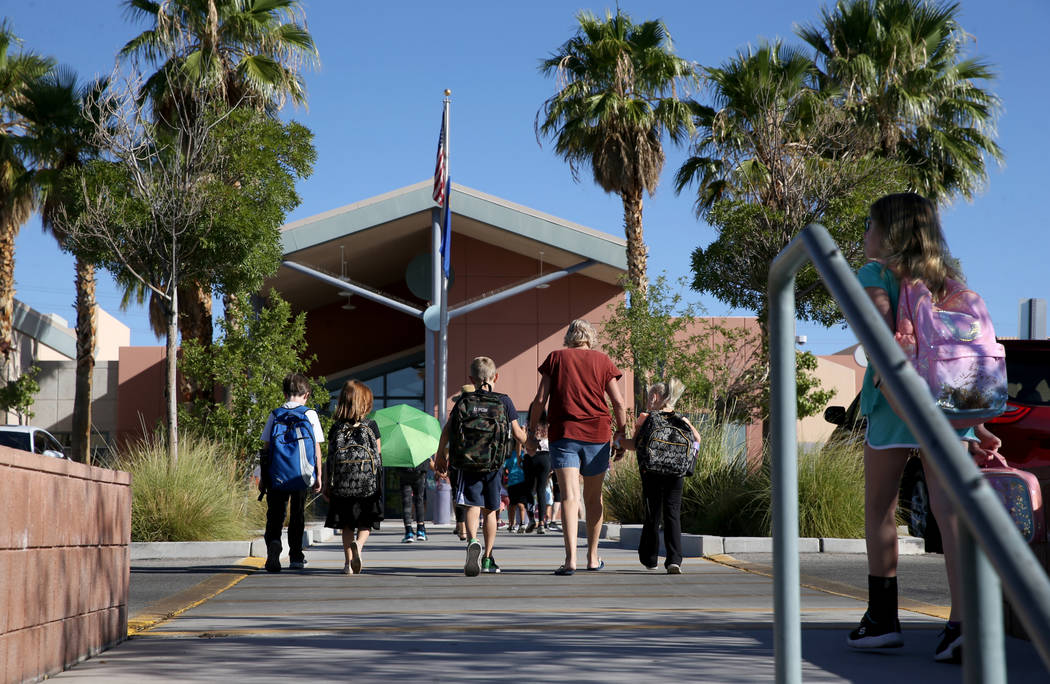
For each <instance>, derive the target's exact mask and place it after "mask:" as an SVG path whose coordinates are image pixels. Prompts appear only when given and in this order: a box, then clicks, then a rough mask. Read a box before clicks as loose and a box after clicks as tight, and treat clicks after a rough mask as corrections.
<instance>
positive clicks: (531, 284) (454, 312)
mask: <svg viewBox="0 0 1050 684" xmlns="http://www.w3.org/2000/svg"><path fill="white" fill-rule="evenodd" d="M596 263H597V262H596V261H594V260H593V259H588V260H586V261H581V262H580V263H578V264H573V265H572V266H568V267H566V268H563V269H561V270H558V271H551V272H550V273H547V274H546V275H542V276H540V277H538V278H533V279H532V280H529V281H527V282H524V283H522V284H520V285H515V286H514V287H508V288H507V289H506V290H500V291H499V292H496V293H494V294H491V295H489V296H488V297H483V298H481V299H478V300H476V301H473V302H469V303H467V304H462V305H460V306H457V307H455V308H452V309H449V312H448V316H449V318H457V317H459V316H462V315H464V314H468V313H470V312H471V311H477V310H478V309H480V308H482V307H485V306H488V305H489V304H495V303H496V302H501V301H503V300H504V299H509V298H510V297H513V296H515V295H517V294H521V293H522V292H528V291H529V290H532V289H534V288H535V287H537V286H539V285H545V284H547V283H551V282H554V281H555V280H559V279H561V278H564V277H565V276H567V275H572V274H573V273H576V272H577V271H582V270H583V269H585V268H587V267H589V266H594V265H595V264H596Z"/></svg>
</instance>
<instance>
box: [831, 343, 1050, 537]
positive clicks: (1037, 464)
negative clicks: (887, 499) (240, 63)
mask: <svg viewBox="0 0 1050 684" xmlns="http://www.w3.org/2000/svg"><path fill="white" fill-rule="evenodd" d="M999 342H1001V343H1002V345H1003V347H1004V348H1005V349H1006V376H1007V382H1008V392H1009V396H1010V399H1009V401H1008V402H1007V409H1006V412H1005V413H1003V414H1002V415H1001V416H998V417H997V418H993V419H991V420H989V421H988V422H987V423H986V424H985V425H986V426H987V427H988V429H989V430H990V431H991V432H992V433H994V434H995V435H996V436H997V437H999V439H1001V440H1002V441H1003V445H1002V447H1001V448H1000V449H999V452H1000V453H1001V454H1002V455H1003V457H1004V458H1005V459H1006V461H1007V463H1009V464H1010V465H1011V466H1013V467H1014V468H1020V469H1021V470H1027V471H1029V472H1031V473H1033V474H1034V475H1035V476H1036V477H1037V478H1038V479H1039V483H1040V486H1041V488H1042V491H1043V500H1044V501H1047V500H1048V496H1050V340H1012V339H1000V340H999ZM824 419H825V420H826V421H828V422H829V423H834V424H835V425H836V426H837V427H836V428H835V430H834V431H833V432H832V438H839V439H856V440H861V439H863V438H864V427H865V418H864V416H862V415H860V396H859V395H858V396H857V398H855V399H854V400H853V403H851V404H850V405H849V407H848V408H843V407H841V406H829V407H828V408H827V409H825V411H824ZM900 506H901V509H902V510H903V511H904V517H905V521H906V522H907V524H908V533H909V534H911V535H913V536H916V537H922V538H923V539H925V540H926V550H927V551H935V552H940V551H941V531H940V528H939V527H937V520H936V518H934V516H933V512H932V511H931V510H930V493H929V489H928V488H927V486H926V475H925V473H924V472H923V469H922V461H921V460H920V459H919V454H918V452H917V451H916V452H915V455H914V456H913V457H912V458H910V459H908V464H907V466H906V467H905V469H904V477H902V478H901V492H900Z"/></svg>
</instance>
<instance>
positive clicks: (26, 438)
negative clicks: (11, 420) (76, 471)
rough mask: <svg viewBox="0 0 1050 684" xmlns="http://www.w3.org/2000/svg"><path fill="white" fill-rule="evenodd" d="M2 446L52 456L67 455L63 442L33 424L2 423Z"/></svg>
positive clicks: (0, 434) (0, 439)
mask: <svg viewBox="0 0 1050 684" xmlns="http://www.w3.org/2000/svg"><path fill="white" fill-rule="evenodd" d="M0 446H6V447H11V448H12V449H20V450H22V451H32V452H33V453H34V454H40V455H42V456H50V457H51V458H65V457H66V454H65V450H64V449H63V448H62V444H61V443H60V442H59V441H58V440H57V439H55V438H54V436H53V435H52V434H51V433H50V432H48V431H47V430H44V429H43V428H38V427H33V426H32V425H0Z"/></svg>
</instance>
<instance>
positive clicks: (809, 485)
mask: <svg viewBox="0 0 1050 684" xmlns="http://www.w3.org/2000/svg"><path fill="white" fill-rule="evenodd" d="M700 433H701V440H700V444H701V449H700V455H699V459H698V463H697V468H696V472H695V473H694V474H693V475H692V476H691V477H689V478H687V479H686V481H685V488H684V492H683V495H682V531H683V532H689V533H693V534H713V535H718V536H749V537H750V536H755V537H765V536H769V535H770V534H771V530H772V508H771V507H772V496H771V480H770V475H769V468H768V458H766V459H764V462H765V463H766V465H764V466H763V467H761V468H759V469H757V470H749V469H748V467H747V465H746V463H745V459H744V457H743V456H744V455H743V453H742V451H741V449H742V447H738V446H733V445H730V444H729V442H728V440H727V439H726V438H725V435H724V432H723V430H722V429H721V428H720V427H719V426H717V425H708V426H704V427H702V428H701V429H700ZM798 458H799V463H798V469H799V475H798V491H799V534H800V535H801V536H803V537H841V538H861V537H863V536H864V466H863V456H862V453H861V448H860V446H859V445H849V444H843V443H833V444H829V445H828V446H826V447H825V448H823V449H820V450H814V451H807V450H800V452H799V457H798ZM641 492H642V488H641V479H640V477H639V475H638V467H637V462H636V461H635V460H634V457H633V455H629V456H628V457H627V458H625V459H624V460H623V461H621V462H620V463H619V464H617V467H616V468H615V469H613V471H612V472H610V474H609V476H608V477H607V478H606V481H605V492H604V496H605V506H606V511H607V517H608V518H609V519H611V520H619V521H620V522H621V523H625V524H632V523H640V522H641V521H642V517H643V515H642V493H641Z"/></svg>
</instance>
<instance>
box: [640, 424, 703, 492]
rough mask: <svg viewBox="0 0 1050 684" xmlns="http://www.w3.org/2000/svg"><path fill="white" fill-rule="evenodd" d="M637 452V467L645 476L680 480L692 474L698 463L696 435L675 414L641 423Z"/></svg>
mask: <svg viewBox="0 0 1050 684" xmlns="http://www.w3.org/2000/svg"><path fill="white" fill-rule="evenodd" d="M635 448H636V450H637V453H638V465H639V467H641V468H642V470H643V471H644V472H653V473H660V474H662V475H674V476H677V477H682V476H684V475H690V474H692V472H693V468H694V465H695V460H696V452H695V451H694V442H693V431H692V430H690V429H689V424H688V423H686V422H685V419H684V418H682V417H681V416H679V415H678V414H676V413H666V412H661V411H654V412H653V413H650V414H649V417H648V418H646V419H645V422H644V423H642V429H641V432H640V433H639V435H638V442H637V444H635Z"/></svg>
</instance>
